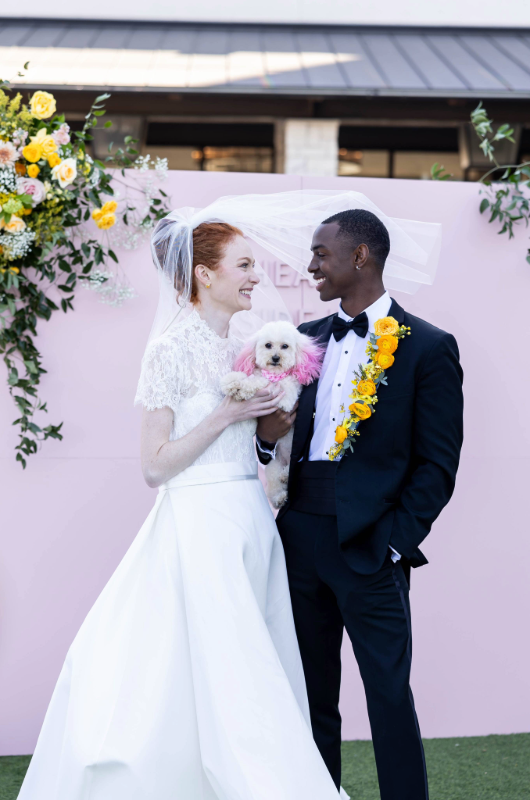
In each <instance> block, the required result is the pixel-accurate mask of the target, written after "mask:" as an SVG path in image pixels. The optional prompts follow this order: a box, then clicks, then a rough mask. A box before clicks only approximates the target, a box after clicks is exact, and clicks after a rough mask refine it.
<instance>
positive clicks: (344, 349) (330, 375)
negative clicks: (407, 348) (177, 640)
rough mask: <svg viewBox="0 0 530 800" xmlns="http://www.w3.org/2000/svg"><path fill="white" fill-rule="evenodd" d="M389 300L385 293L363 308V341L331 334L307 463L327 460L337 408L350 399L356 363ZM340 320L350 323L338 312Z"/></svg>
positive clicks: (365, 358)
mask: <svg viewBox="0 0 530 800" xmlns="http://www.w3.org/2000/svg"><path fill="white" fill-rule="evenodd" d="M391 304H392V300H391V298H390V295H389V294H388V292H385V293H384V294H383V295H382V296H381V297H380V298H379V300H376V301H375V303H372V305H371V306H369V307H368V308H365V311H366V316H367V317H368V333H367V334H366V336H365V337H364V338H361V337H360V336H357V334H356V333H355V331H348V333H347V334H346V336H344V337H343V338H342V339H341V340H340V342H337V341H336V340H335V337H334V336H333V334H331V338H330V340H329V343H328V347H327V350H326V355H325V357H324V363H323V364H322V371H321V373H320V379H319V381H318V389H317V399H316V407H315V427H314V430H313V438H312V439H311V445H310V448H309V460H310V461H327V460H328V453H329V450H330V448H331V447H332V445H333V444H334V442H335V428H336V427H337V425H339V424H340V423H341V422H342V420H343V418H344V414H343V413H341V411H340V408H341V406H344V408H345V409H346V411H347V409H348V406H349V405H351V403H352V400H351V398H350V394H351V393H352V391H353V386H352V380H353V379H354V377H355V376H354V373H355V371H356V370H357V369H358V366H359V364H366V363H367V362H368V356H367V355H366V345H367V344H368V341H369V338H370V333H373V332H374V325H375V323H376V322H377V320H378V319H381V317H387V316H388V312H389V311H390V306H391ZM338 313H339V317H341V318H342V319H344V320H346V322H350V321H351V320H352V319H353V317H349V316H348V315H347V314H345V313H344V311H343V310H342V306H341V307H340V309H339V312H338Z"/></svg>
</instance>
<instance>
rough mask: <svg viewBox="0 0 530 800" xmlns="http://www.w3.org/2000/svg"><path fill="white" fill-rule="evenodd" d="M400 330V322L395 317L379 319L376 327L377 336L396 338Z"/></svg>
mask: <svg viewBox="0 0 530 800" xmlns="http://www.w3.org/2000/svg"><path fill="white" fill-rule="evenodd" d="M398 330H399V322H398V321H397V319H394V317H383V318H382V319H378V320H377V322H376V323H375V325H374V332H375V335H376V336H395V334H396V333H397V332H398Z"/></svg>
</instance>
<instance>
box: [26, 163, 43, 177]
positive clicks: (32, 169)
mask: <svg viewBox="0 0 530 800" xmlns="http://www.w3.org/2000/svg"><path fill="white" fill-rule="evenodd" d="M39 172H40V167H38V166H37V165H36V164H30V165H29V167H28V175H29V177H30V178H36V177H37V175H38V174H39Z"/></svg>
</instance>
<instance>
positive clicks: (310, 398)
mask: <svg viewBox="0 0 530 800" xmlns="http://www.w3.org/2000/svg"><path fill="white" fill-rule="evenodd" d="M335 316H336V315H335V314H332V315H331V316H330V317H326V319H324V320H322V321H321V322H320V323H319V325H318V327H317V326H315V328H314V329H313V328H312V327H311V328H308V329H307V331H306V334H307V335H308V336H311V337H313V338H315V339H317V341H318V342H319V343H320V344H321V345H323V346H327V344H328V342H329V339H330V336H331V328H332V324H333V318H334V317H335ZM317 389H318V379H317V380H314V381H313V383H310V384H309V386H304V388H303V389H302V392H301V394H300V398H299V400H298V411H297V414H296V422H295V425H294V433H293V449H292V454H291V460H292V461H293V462H297V461H299V460H300V458H301V456H302V455H303V452H304V447H305V445H306V443H307V437H308V436H309V434H310V431H311V428H312V424H313V412H314V410H315V401H316V396H317Z"/></svg>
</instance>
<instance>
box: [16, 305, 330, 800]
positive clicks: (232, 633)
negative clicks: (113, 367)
mask: <svg viewBox="0 0 530 800" xmlns="http://www.w3.org/2000/svg"><path fill="white" fill-rule="evenodd" d="M240 345H241V343H240V342H239V341H238V340H237V339H234V338H231V337H229V338H228V339H221V338H219V337H218V336H217V335H216V334H215V333H214V332H213V331H212V330H211V329H210V328H209V327H208V325H207V324H206V323H205V322H204V321H203V320H201V318H200V317H199V315H198V314H197V312H196V311H193V313H192V314H191V315H190V316H189V317H188V318H187V320H186V321H185V322H183V323H182V324H181V325H180V326H178V327H176V328H175V329H174V330H170V331H169V332H167V333H166V334H164V335H163V336H162V337H160V338H159V339H157V340H155V341H154V342H153V343H152V344H151V345H150V346H149V348H148V350H147V352H146V355H145V357H144V361H143V365H142V375H141V378H140V383H139V387H138V394H137V398H136V401H137V402H138V403H141V404H143V405H144V406H145V407H146V408H148V409H155V408H160V407H163V406H169V407H170V408H171V409H173V411H174V427H173V431H172V434H171V439H177V438H179V437H181V436H183V435H184V434H186V433H187V432H189V431H190V430H192V429H193V428H194V427H195V426H196V425H199V424H200V423H201V422H202V421H203V420H204V419H205V417H206V416H207V415H208V414H209V413H211V411H212V410H213V409H214V408H216V407H217V406H218V405H219V403H220V402H221V400H222V394H221V392H220V389H219V381H220V378H221V376H222V375H224V374H225V373H226V372H229V371H230V370H231V369H232V363H233V360H234V357H235V355H236V354H237V352H238V350H239V348H240ZM254 431H255V421H252V420H251V421H247V422H242V423H237V424H234V425H231V426H230V427H229V428H227V429H226V430H225V431H224V433H223V434H222V435H221V436H219V438H218V439H217V440H216V441H215V442H214V443H213V444H212V445H211V446H210V447H209V448H208V449H207V450H206V451H205V452H204V453H203V454H202V455H201V456H200V457H199V458H198V459H197V461H196V462H195V463H194V464H193V465H192V466H191V467H189V468H188V469H186V470H185V471H184V472H182V473H180V474H179V475H177V476H176V477H175V478H173V479H172V480H170V481H168V482H167V483H166V484H164V485H163V486H161V487H160V489H159V493H158V497H157V499H156V502H155V505H154V508H153V510H152V511H151V513H150V514H149V516H148V518H147V520H146V522H145V524H144V525H143V527H142V528H141V530H140V532H139V534H138V535H137V537H136V539H135V540H134V541H133V543H132V545H131V547H130V549H129V550H128V552H127V553H126V555H125V557H124V559H123V560H122V562H121V564H120V565H119V566H118V568H117V570H116V571H115V573H114V575H113V576H112V578H111V579H110V581H109V582H108V584H107V586H106V587H105V589H104V590H103V592H102V593H101V595H100V596H99V598H98V599H97V601H96V603H95V605H94V606H93V608H92V609H91V611H90V612H89V614H88V616H87V618H86V619H85V621H84V623H83V625H82V626H81V629H80V631H79V633H78V634H77V636H76V638H75V640H74V642H73V644H72V646H71V648H70V650H69V652H68V654H67V657H66V661H65V664H64V667H63V670H62V672H61V674H60V676H59V680H58V683H57V686H56V688H55V691H54V694H53V697H52V700H51V703H50V706H49V708H48V712H47V714H46V718H45V721H44V725H43V727H42V731H41V734H40V737H39V740H38V743H37V747H36V750H35V754H34V756H33V759H32V761H31V764H30V767H29V770H28V773H27V775H26V778H25V780H24V784H23V786H22V789H21V791H20V795H19V800H337V798H338V792H337V790H336V788H335V786H334V784H333V782H332V780H331V778H330V776H329V773H328V771H327V769H326V767H325V765H324V762H323V761H322V759H321V757H320V754H319V752H318V750H317V748H316V746H315V744H314V742H313V738H312V735H311V729H310V722H309V712H308V704H307V696H306V690H305V683H304V675H303V671H302V664H301V660H300V654H299V650H298V644H297V641H296V635H295V630H294V623H293V617H292V612H291V602H290V597H289V589H288V584H287V577H286V570H285V561H284V555H283V550H282V545H281V542H280V539H279V537H278V533H277V529H276V525H275V523H274V519H273V516H272V513H271V511H270V508H269V505H268V502H267V500H266V497H265V493H264V491H263V488H262V486H261V483H260V481H259V480H258V477H257V462H256V457H255V452H254V446H253V435H254ZM124 502H127V499H126V498H124ZM109 534H111V531H109Z"/></svg>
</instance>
